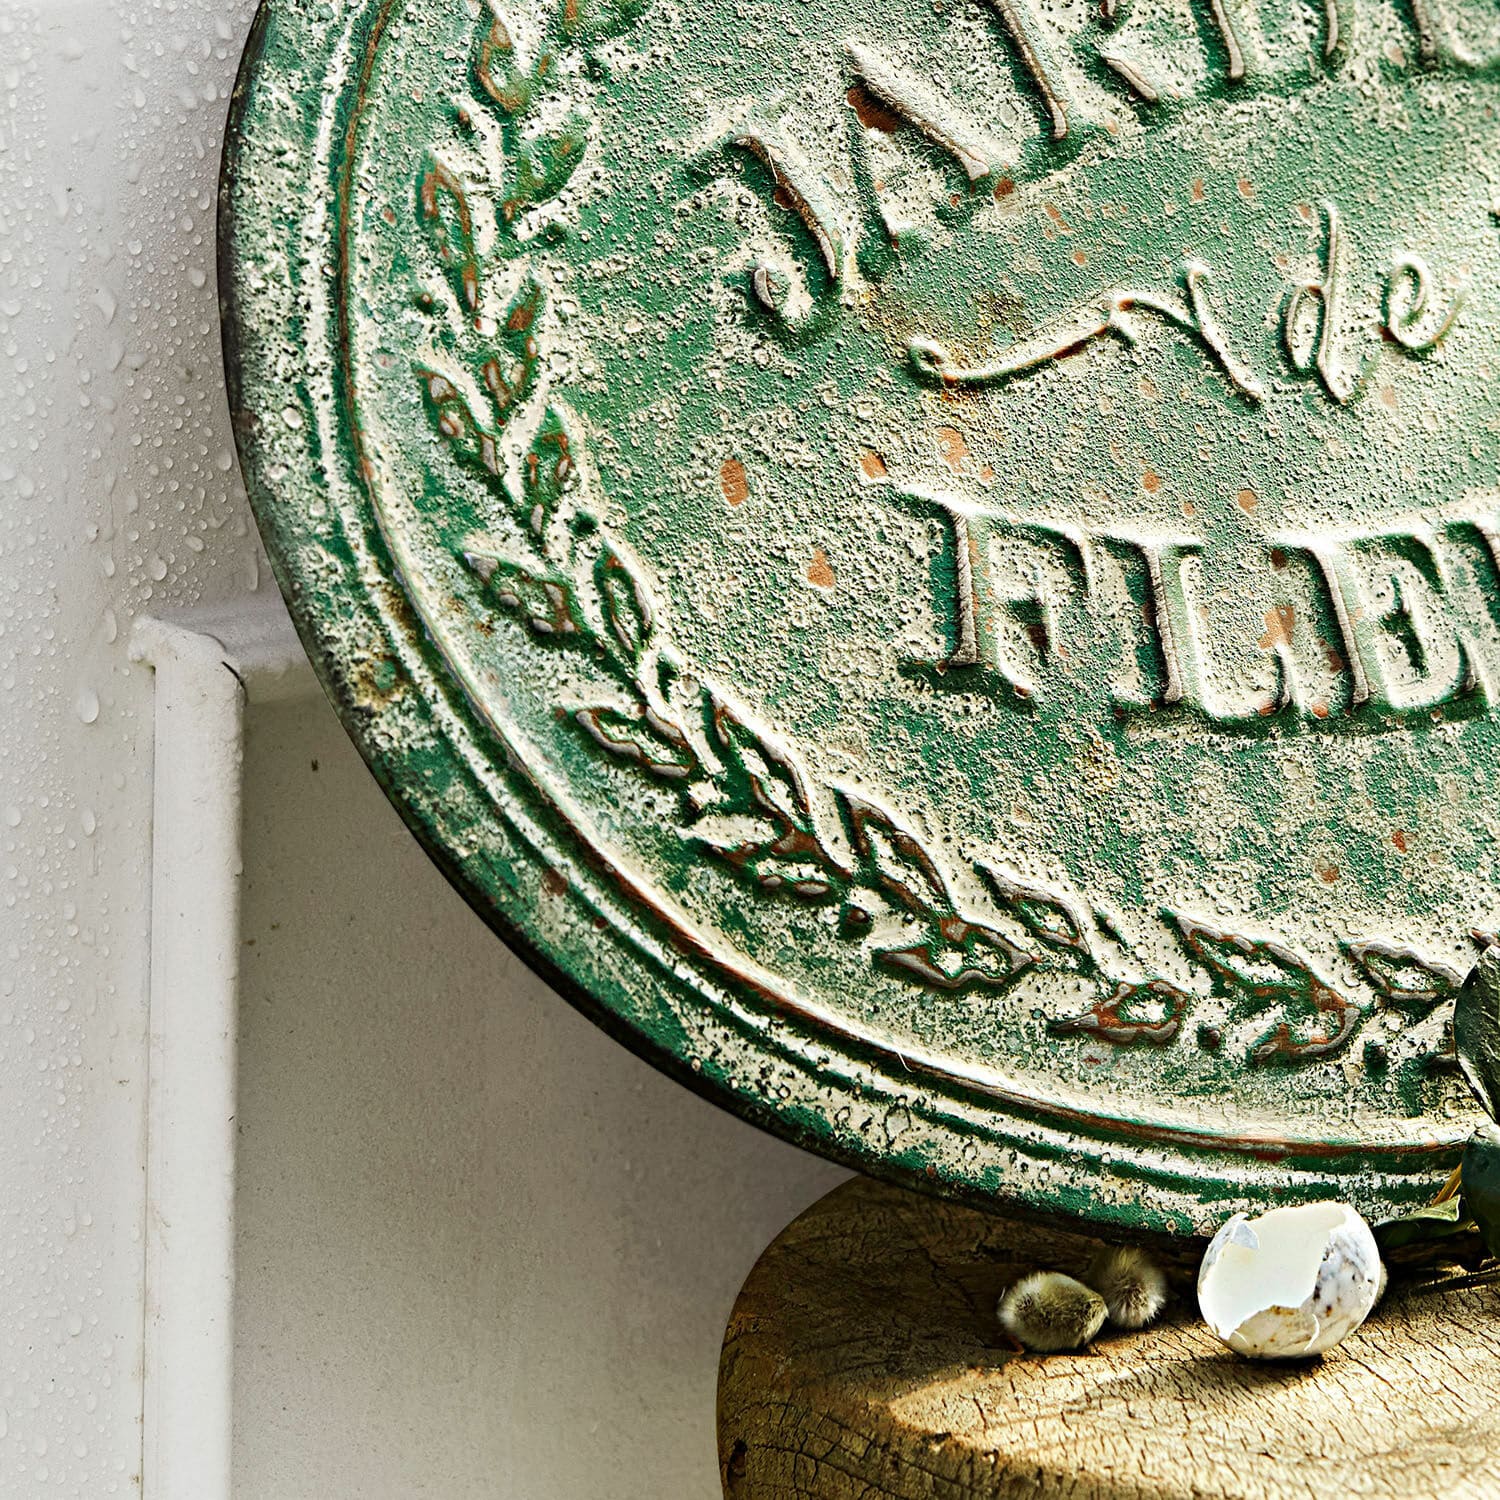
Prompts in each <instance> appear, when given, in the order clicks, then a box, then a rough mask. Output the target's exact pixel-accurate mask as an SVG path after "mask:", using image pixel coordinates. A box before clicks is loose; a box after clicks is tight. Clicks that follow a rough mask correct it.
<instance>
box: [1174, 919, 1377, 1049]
mask: <svg viewBox="0 0 1500 1500" xmlns="http://www.w3.org/2000/svg"><path fill="white" fill-rule="evenodd" d="M1168 915H1169V916H1170V917H1171V918H1172V920H1173V921H1174V922H1175V923H1176V924H1177V930H1178V931H1179V932H1180V933H1181V934H1182V943H1183V947H1184V948H1186V949H1187V951H1188V953H1189V954H1191V955H1192V957H1193V958H1195V959H1197V960H1198V962H1199V963H1201V964H1203V965H1204V967H1205V968H1207V969H1208V970H1209V972H1210V973H1211V974H1212V975H1213V978H1214V990H1215V992H1216V993H1218V994H1220V995H1223V996H1224V997H1225V998H1227V999H1228V1000H1229V1001H1230V1003H1231V1004H1232V1005H1233V1006H1234V1007H1235V1009H1236V1010H1237V1011H1238V1012H1239V1013H1240V1014H1242V1015H1258V1014H1260V1013H1261V1012H1263V1011H1279V1012H1280V1013H1281V1014H1282V1016H1283V1017H1284V1019H1283V1020H1282V1021H1280V1022H1279V1023H1278V1024H1277V1025H1275V1026H1274V1027H1273V1028H1272V1029H1271V1030H1270V1031H1268V1032H1267V1033H1266V1034H1265V1035H1264V1036H1262V1037H1260V1038H1259V1039H1258V1040H1257V1041H1256V1043H1255V1045H1254V1046H1253V1047H1252V1048H1251V1049H1250V1061H1251V1062H1252V1063H1268V1062H1273V1061H1278V1060H1279V1061H1284V1062H1289V1063H1296V1062H1301V1061H1304V1060H1306V1059H1310V1058H1314V1057H1332V1056H1333V1055H1334V1054H1335V1053H1338V1052H1341V1051H1342V1050H1343V1049H1344V1048H1345V1047H1346V1046H1348V1044H1349V1041H1350V1039H1351V1038H1352V1037H1353V1035H1354V1033H1355V1030H1356V1029H1357V1027H1358V1025H1359V1022H1360V1019H1361V1017H1362V1016H1363V1014H1364V1012H1363V1010H1362V1009H1361V1007H1360V1006H1359V1005H1357V1004H1355V1003H1354V1002H1353V1001H1352V1000H1349V999H1347V998H1346V997H1345V996H1343V995H1341V994H1339V992H1338V991H1337V990H1335V989H1334V988H1333V986H1332V985H1330V984H1329V983H1328V981H1327V980H1326V979H1324V978H1323V976H1322V975H1321V974H1319V973H1318V971H1317V970H1316V969H1314V968H1313V966H1312V964H1311V963H1310V962H1309V961H1308V960H1307V959H1306V958H1304V957H1303V955H1302V954H1300V953H1298V952H1296V951H1295V950H1294V949H1292V948H1288V947H1287V946H1286V945H1285V944H1284V943H1279V942H1277V941H1276V940H1275V939H1274V938H1252V937H1248V936H1246V935H1244V934H1243V933H1237V932H1230V931H1228V930H1225V929H1222V928H1219V927H1215V926H1212V925H1210V924H1209V923H1207V922H1201V921H1199V920H1198V919H1197V918H1196V917H1190V916H1186V915H1184V914H1183V913H1181V912H1169V913H1168Z"/></svg>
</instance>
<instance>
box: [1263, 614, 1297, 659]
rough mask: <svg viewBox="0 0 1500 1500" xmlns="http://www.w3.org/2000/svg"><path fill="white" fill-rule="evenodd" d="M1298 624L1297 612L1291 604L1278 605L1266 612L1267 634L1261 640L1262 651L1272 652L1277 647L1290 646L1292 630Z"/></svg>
mask: <svg viewBox="0 0 1500 1500" xmlns="http://www.w3.org/2000/svg"><path fill="white" fill-rule="evenodd" d="M1296 623H1297V611H1296V610H1295V609H1294V608H1293V607H1292V606H1291V605H1290V604H1278V605H1277V606H1276V608H1275V609H1268V610H1267V611H1266V633H1265V634H1264V635H1263V636H1261V638H1260V642H1259V645H1260V649H1261V650H1262V651H1270V650H1271V649H1272V648H1273V647H1275V646H1278V645H1280V646H1290V645H1291V644H1292V630H1293V629H1294V628H1295V626H1296Z"/></svg>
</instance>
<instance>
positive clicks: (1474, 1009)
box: [1453, 947, 1500, 1120]
mask: <svg viewBox="0 0 1500 1500" xmlns="http://www.w3.org/2000/svg"><path fill="white" fill-rule="evenodd" d="M1453 1045H1454V1048H1455V1049H1456V1050H1457V1052H1458V1065H1459V1067H1460V1068H1462V1069H1463V1075H1464V1080H1465V1081H1466V1082H1467V1083H1468V1085H1469V1088H1470V1089H1471V1090H1472V1091H1473V1094H1474V1097H1475V1098H1476V1099H1477V1100H1478V1101H1479V1102H1480V1104H1481V1105H1482V1106H1483V1107H1484V1111H1485V1113H1486V1114H1488V1115H1489V1117H1490V1118H1491V1119H1492V1120H1493V1119H1496V1118H1500V947H1491V948H1486V949H1485V950H1484V952H1483V953H1481V954H1480V955H1479V962H1478V963H1477V964H1475V965H1474V969H1473V972H1472V973H1471V974H1470V975H1469V977H1468V978H1467V979H1466V980H1465V981H1464V984H1463V988H1462V989H1461V990H1459V992H1458V1000H1457V1001H1456V1002H1455V1004H1454V1007H1453Z"/></svg>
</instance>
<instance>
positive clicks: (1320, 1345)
mask: <svg viewBox="0 0 1500 1500" xmlns="http://www.w3.org/2000/svg"><path fill="white" fill-rule="evenodd" d="M1380 1272H1381V1267H1380V1251H1379V1249H1378V1248H1377V1246H1376V1244H1375V1236H1374V1235H1373V1234H1372V1233H1371V1232H1370V1226H1369V1225H1368V1224H1367V1223H1366V1222H1365V1221H1364V1219H1363V1218H1361V1217H1360V1215H1359V1214H1358V1213H1356V1212H1355V1210H1354V1209H1352V1208H1350V1207H1349V1205H1348V1204H1347V1203H1309V1204H1306V1205H1304V1206H1302V1207H1297V1208H1277V1209H1272V1210H1271V1212H1270V1213H1266V1214H1262V1215H1261V1216H1260V1217H1259V1218H1257V1219H1250V1218H1247V1217H1246V1216H1245V1215H1244V1214H1236V1215H1235V1216H1234V1218H1232V1219H1231V1220H1230V1221H1229V1222H1228V1223H1227V1224H1225V1225H1224V1226H1223V1228H1221V1229H1220V1230H1219V1232H1218V1233H1217V1234H1216V1235H1215V1236H1214V1237H1213V1240H1212V1241H1211V1242H1210V1243H1209V1247H1208V1251H1207V1253H1206V1254H1205V1255H1204V1257H1203V1264H1202V1266H1201V1267H1200V1268H1199V1271H1198V1307H1199V1309H1200V1311H1201V1312H1202V1314H1203V1321H1204V1322H1205V1323H1207V1324H1208V1326H1209V1327H1210V1328H1211V1329H1212V1330H1213V1332H1214V1334H1215V1335H1216V1336H1217V1337H1218V1338H1219V1339H1221V1340H1222V1341H1223V1342H1224V1343H1226V1344H1228V1345H1229V1347H1230V1348H1231V1349H1233V1350H1235V1351H1236V1353H1239V1354H1243V1355H1246V1356H1247V1357H1249V1358H1250V1359H1302V1358H1306V1357H1308V1356H1309V1355H1313V1354H1321V1353H1323V1351H1324V1350H1326V1349H1332V1348H1333V1346H1334V1345H1335V1344H1338V1343H1340V1342H1342V1340H1344V1339H1346V1338H1348V1336H1349V1335H1350V1334H1351V1333H1353V1332H1354V1330H1355V1329H1356V1328H1358V1327H1359V1325H1360V1324H1361V1323H1363V1322H1364V1320H1365V1319H1366V1318H1367V1317H1368V1316H1369V1314H1370V1310H1371V1308H1373V1307H1374V1306H1375V1303H1376V1301H1377V1300H1378V1299H1379V1295H1380V1280H1381V1275H1380Z"/></svg>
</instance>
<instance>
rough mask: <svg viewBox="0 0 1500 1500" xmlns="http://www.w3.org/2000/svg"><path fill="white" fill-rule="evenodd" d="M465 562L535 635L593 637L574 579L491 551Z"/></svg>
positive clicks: (470, 554)
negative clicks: (573, 582)
mask: <svg viewBox="0 0 1500 1500" xmlns="http://www.w3.org/2000/svg"><path fill="white" fill-rule="evenodd" d="M464 561H465V562H467V563H468V565H469V567H470V568H471V569H472V570H473V571H474V572H475V573H476V574H477V575H478V577H479V578H480V580H481V581H482V582H483V583H484V585H485V587H486V589H487V590H488V592H489V594H490V597H491V598H492V599H494V601H495V602H496V603H497V604H498V605H499V606H500V607H501V608H502V609H504V610H508V611H509V612H510V613H511V614H514V615H519V616H520V617H521V619H522V620H523V621H525V623H526V626H527V628H528V629H529V630H530V631H531V633H532V634H533V635H535V636H540V637H542V638H543V639H545V640H566V639H568V638H570V637H574V638H576V637H583V638H585V639H588V638H590V637H591V632H590V631H589V628H588V625H587V623H586V622H585V620H584V618H583V616H582V614H581V613H580V611H579V608H578V596H577V594H576V593H575V592H574V589H573V584H572V582H571V580H570V579H568V578H566V577H564V576H563V575H562V574H561V573H553V572H550V571H544V570H538V569H535V568H532V567H530V566H528V565H526V564H524V563H516V562H512V561H511V560H510V559H509V558H507V557H499V556H496V555H495V554H493V553H488V552H468V553H465V554H464Z"/></svg>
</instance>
